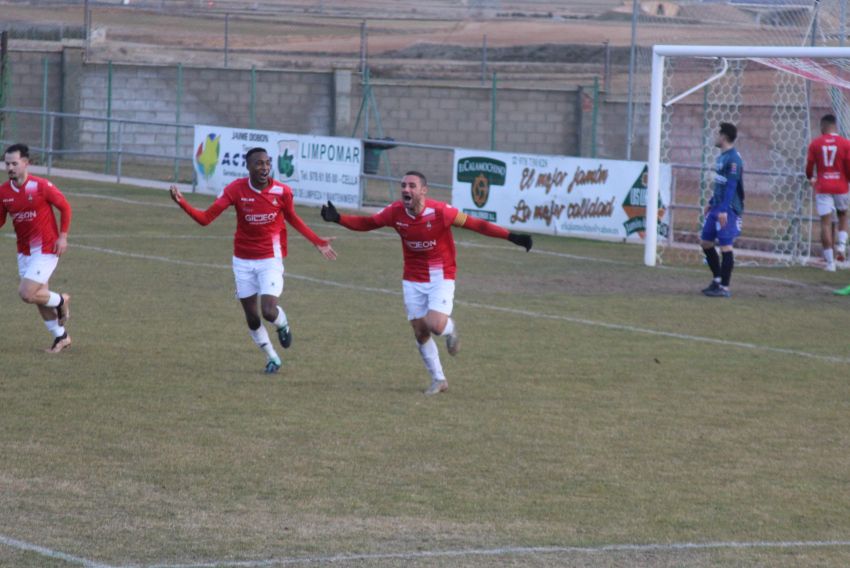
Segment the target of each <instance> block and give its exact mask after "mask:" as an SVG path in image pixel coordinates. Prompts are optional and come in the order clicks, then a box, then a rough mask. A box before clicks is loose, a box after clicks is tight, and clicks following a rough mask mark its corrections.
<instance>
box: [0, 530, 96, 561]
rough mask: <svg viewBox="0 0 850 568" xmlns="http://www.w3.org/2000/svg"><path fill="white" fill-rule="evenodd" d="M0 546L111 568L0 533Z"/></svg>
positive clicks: (55, 558) (56, 558)
mask: <svg viewBox="0 0 850 568" xmlns="http://www.w3.org/2000/svg"><path fill="white" fill-rule="evenodd" d="M0 546H8V547H9V548H14V549H16V550H20V551H23V552H32V553H34V554H38V555H40V556H44V557H46V558H53V559H54V560H63V561H65V562H68V563H69V564H77V565H79V566H85V567H86V568H112V567H111V566H109V565H108V564H101V563H100V562H95V561H94V560H89V559H87V558H80V557H79V556H74V555H72V554H66V553H64V552H60V551H58V550H53V549H52V548H47V547H45V546H39V545H37V544H32V543H29V542H24V541H23V540H18V539H16V538H11V537H8V536H4V535H0Z"/></svg>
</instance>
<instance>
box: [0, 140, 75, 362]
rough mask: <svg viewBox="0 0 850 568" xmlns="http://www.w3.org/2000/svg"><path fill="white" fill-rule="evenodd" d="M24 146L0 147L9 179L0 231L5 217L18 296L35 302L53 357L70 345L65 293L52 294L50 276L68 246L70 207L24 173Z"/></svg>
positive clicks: (0, 197)
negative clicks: (11, 230) (13, 244)
mask: <svg viewBox="0 0 850 568" xmlns="http://www.w3.org/2000/svg"><path fill="white" fill-rule="evenodd" d="M29 155H30V154H29V148H28V147H27V146H26V144H13V145H11V146H9V147H8V148H6V152H5V154H4V157H5V160H6V173H7V174H9V181H7V182H6V183H4V184H3V185H0V227H2V226H3V224H4V223H6V214H8V215H9V216H10V217H11V218H12V225H13V226H14V227H15V234H16V235H17V237H18V275H19V276H20V278H21V283H20V286H19V287H18V294H19V295H20V296H21V299H22V300H23V301H24V302H26V303H28V304H35V306H36V307H37V308H38V312H39V313H40V314H41V319H43V320H44V325H46V326H47V329H48V331H50V333H51V334H52V335H53V345H52V346H51V347H50V348H48V349H47V352H48V353H59V352H61V351H62V350H63V349H65V348H67V347H68V346H70V345H71V338H70V337H68V332H67V331H66V330H65V322H67V321H68V317H69V316H70V313H71V312H70V309H69V302H70V299H71V297H70V296H69V295H68V294H60V293H58V292H52V291H51V290H50V288H49V286H48V282H49V280H50V277H51V276H52V275H53V271H54V270H56V266H57V265H58V264H59V257H60V256H62V254H63V253H64V252H65V250H66V249H67V248H68V229H69V228H70V226H71V206H70V205H69V204H68V201H67V200H66V199H65V196H64V195H62V192H61V191H59V189H57V188H56V186H55V185H53V184H52V183H50V182H49V181H47V180H46V179H42V178H37V177H35V176H31V175H29V173H28V171H27V170H28V167H29ZM54 207H55V208H56V209H58V210H59V214H60V217H61V222H60V226H59V227H58V228H57V226H56V217H55V216H54V214H53V208H54Z"/></svg>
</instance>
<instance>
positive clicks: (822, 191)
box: [806, 114, 850, 272]
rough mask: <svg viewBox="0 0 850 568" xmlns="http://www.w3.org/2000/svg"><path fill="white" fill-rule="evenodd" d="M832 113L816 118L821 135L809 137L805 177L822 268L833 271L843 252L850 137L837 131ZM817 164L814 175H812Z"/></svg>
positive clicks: (848, 200) (849, 167)
mask: <svg viewBox="0 0 850 568" xmlns="http://www.w3.org/2000/svg"><path fill="white" fill-rule="evenodd" d="M836 123H837V121H836V119H835V116H834V115H831V114H827V115H824V117H823V118H821V119H820V131H821V136H819V137H817V138H815V139H814V140H812V142H811V144H809V151H808V154H807V156H806V177H807V178H809V181H810V182H811V183H812V186H813V187H814V189H815V194H816V196H815V200H816V201H815V203H816V207H817V211H818V216H819V217H820V221H821V223H820V226H821V231H820V235H821V244H822V245H823V259H824V261H826V270H827V271H828V272H835V260H836V258H837V260H839V261H843V260H844V259H845V258H846V255H847V207H848V205H850V194H848V192H847V180H848V179H850V141H848V140H846V139H845V138H842V137H841V136H839V135H838V126H837V124H836ZM815 167H817V177H815V176H814V171H815ZM833 213H835V214H836V215H837V216H838V245H837V246H836V247H835V253H834V254H833V248H832V243H833V239H832V214H833Z"/></svg>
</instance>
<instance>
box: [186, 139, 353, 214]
mask: <svg viewBox="0 0 850 568" xmlns="http://www.w3.org/2000/svg"><path fill="white" fill-rule="evenodd" d="M255 147H261V148H265V149H266V151H267V152H268V153H269V157H270V158H271V160H272V177H274V178H275V179H277V180H278V181H281V182H283V183H285V184H286V185H288V186H290V187H291V188H292V192H293V194H294V195H295V203H298V204H300V205H321V204H323V203H325V202H326V201H327V200H328V199H330V200H331V201H333V202H334V203H335V204H336V205H339V206H341V207H347V208H357V207H360V169H361V160H362V158H363V143H362V142H361V141H360V140H359V139H357V138H333V137H329V136H308V135H303V134H287V133H284V132H272V131H269V130H247V129H239V128H226V127H223V126H207V125H195V144H194V148H195V154H194V160H193V161H194V165H195V171H196V172H197V174H198V191H199V192H201V193H212V194H215V195H218V194H219V193H221V191H222V190H223V189H224V187H225V186H226V185H227V184H229V183H230V182H232V181H233V180H235V179H237V178H242V177H247V176H248V170H247V169H246V167H245V153H246V152H248V150H250V149H251V148H255Z"/></svg>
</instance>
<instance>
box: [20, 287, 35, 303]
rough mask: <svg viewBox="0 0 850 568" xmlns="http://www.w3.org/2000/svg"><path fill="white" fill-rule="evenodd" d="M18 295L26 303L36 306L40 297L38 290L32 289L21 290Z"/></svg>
mask: <svg viewBox="0 0 850 568" xmlns="http://www.w3.org/2000/svg"><path fill="white" fill-rule="evenodd" d="M18 295H19V296H20V297H21V300H22V301H23V302H24V303H27V304H34V303H35V300H36V298H37V297H38V290H33V289H31V288H19V289H18Z"/></svg>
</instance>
